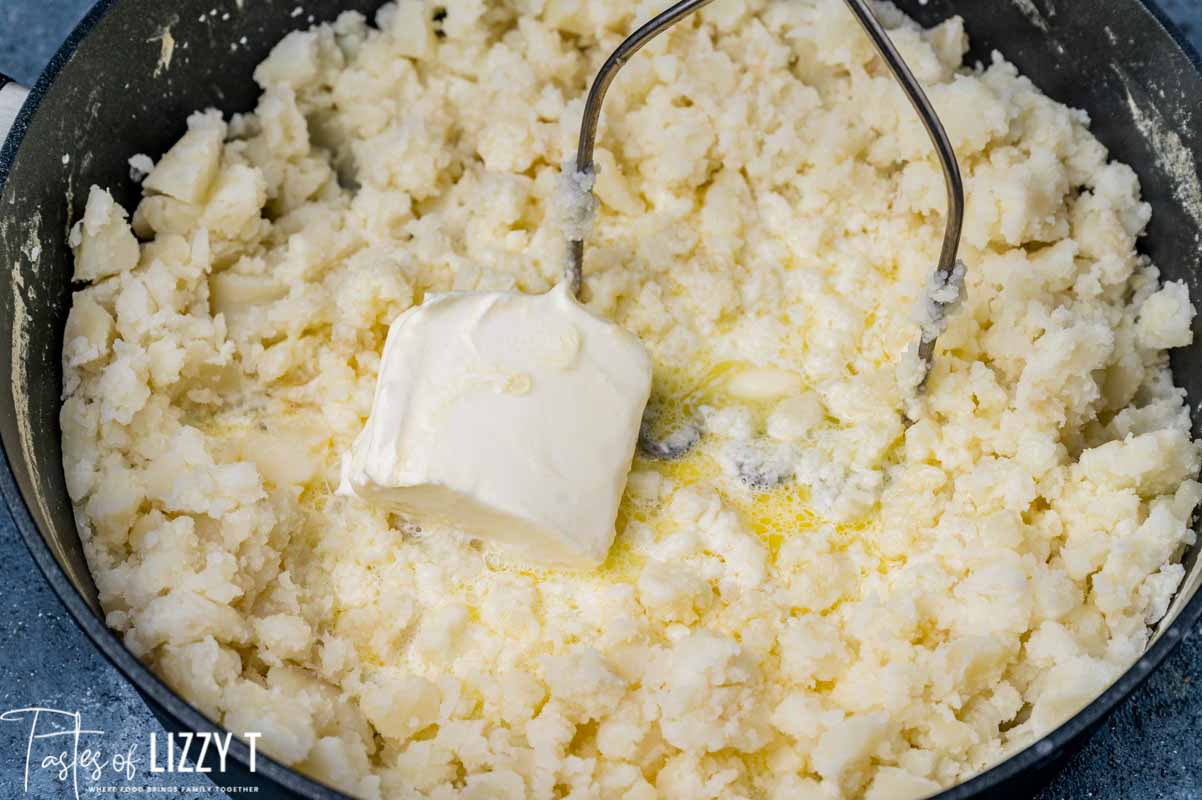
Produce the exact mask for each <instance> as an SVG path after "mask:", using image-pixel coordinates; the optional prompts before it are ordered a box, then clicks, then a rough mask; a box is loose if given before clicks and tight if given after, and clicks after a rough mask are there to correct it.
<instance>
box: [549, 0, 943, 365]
mask: <svg viewBox="0 0 1202 800" xmlns="http://www.w3.org/2000/svg"><path fill="white" fill-rule="evenodd" d="M711 2H713V0H682V2H679V3H676V4H675V5H673V6H671V7H670V8H668V9H667V10H666V11H664V12H663V13H661V14H659V15H658V16H656V17H655V18H653V19H652V20H651V21H650V22H648V23H647V24H645V25H643V26H642V27H641V28H639V29H638V30H636V31H635V32H634V33H632V34H631V35H630V36H629V37H627V39H626V40H625V41H623V42H622V43H621V44H620V45H618V48H617V49H616V50H614V52H613V53H612V54H611V55H610V57H609V58H608V59H606V61H605V64H604V65H602V67H601V71H600V72H598V73H597V77H596V79H595V80H594V81H593V86H592V88H591V89H590V90H589V94H588V100H587V102H586V103H585V105H584V121H583V123H582V124H581V126H580V144H579V147H578V148H577V151H576V171H577V172H579V173H582V174H585V175H589V174H592V172H593V150H594V147H595V145H596V142H597V124H598V122H599V121H600V119H601V104H602V103H603V102H604V101H605V93H606V92H607V91H609V85H610V84H611V83H613V80H614V78H615V77H616V76H617V74H618V70H620V69H621V68H622V67H623V65H625V64H626V62H627V61H629V60H630V59H631V57H632V56H634V54H635V53H637V52H638V51H639V50H641V49H642V48H643V46H644V45H646V44H647V42H649V41H651V40H652V39H654V38H655V37H656V36H658V35H659V34H661V33H663V32H664V31H665V30H667V29H668V28H670V27H672V26H673V25H674V24H676V23H677V22H679V21H680V20H681V19H683V18H684V17H686V16H688V15H689V14H691V13H693V12H694V11H696V10H698V9H700V8H703V7H704V6H707V5H709V4H710V3H711ZM844 2H845V3H846V4H847V7H848V9H850V10H851V12H852V14H853V15H854V16H855V18H856V20H857V21H859V23H860V25H861V27H863V28H864V32H865V33H867V34H868V38H869V39H871V40H872V44H873V46H874V47H876V50H877V52H878V53H879V54H880V56H881V58H882V59H883V60H884V61H885V64H886V65H888V67H889V69H890V71H891V72H892V73H893V77H894V78H896V79H897V82H898V83H899V84H900V85H901V87H902V90H903V91H904V92H905V93H906V98H907V99H908V100H909V101H910V105H912V106H913V107H914V110H915V111H916V112H917V113H918V116H919V118H920V119H921V120H922V124H923V126H924V127H925V128H926V130H927V135H928V136H930V137H931V144H933V145H934V147H935V153H936V154H937V155H938V157H939V164H940V166H942V168H943V178H944V182H945V183H946V185H947V227H946V229H945V230H944V234H943V249H942V251H941V252H940V254H939V266H938V268H937V272H938V274H939V276H940V278H941V279H942V281H943V282H944V283H947V282H949V281H950V280H951V279H952V273H953V271H954V270H955V267H956V252H957V251H958V250H959V247H960V232H961V229H962V228H963V225H964V182H963V179H962V178H961V177H960V165H959V163H958V162H957V161H956V151H955V149H954V148H953V147H952V143H951V140H950V139H948V137H947V131H946V130H944V128H943V123H942V122H940V120H939V115H938V114H936V113H935V108H934V106H932V105H931V101H930V100H929V99H928V98H927V95H926V92H924V91H923V90H922V85H921V84H919V82H918V79H917V78H915V77H914V73H912V72H911V71H910V68H909V67H908V66H906V62H905V60H904V59H903V58H902V56H901V53H899V52H898V51H897V48H896V47H895V46H894V44H893V41H892V40H891V39H890V38H889V34H887V33H886V32H885V29H884V27H883V26H882V25H881V23H880V20H878V19H877V18H876V15H875V14H874V13H873V12H872V10H871V9H870V8H869V7H868V0H844ZM583 264H584V241H583V240H576V239H573V240H572V241H571V242H569V245H568V266H567V269H566V270H565V275H564V278H565V279H566V280H567V282H568V287H569V288H570V289H571V290H572V293H573V294H574V295H576V296H579V295H580V289H581V285H582V282H583V281H582V272H583ZM934 351H935V340H934V339H928V338H926V337H925V336H924V337H920V340H919V346H918V356H919V358H920V359H921V360H922V362H923V364H924V369H925V370H928V371H929V369H930V364H931V356H932V355H933V353H934ZM924 382H925V377H924Z"/></svg>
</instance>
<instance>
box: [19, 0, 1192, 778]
mask: <svg viewBox="0 0 1202 800" xmlns="http://www.w3.org/2000/svg"><path fill="white" fill-rule="evenodd" d="M992 1H993V2H1001V0H992ZM164 2H169V0H164ZM1076 2H1078V3H1082V4H1087V3H1088V2H1090V0H1076ZM90 5H91V0H0V72H4V73H6V74H8V75H11V76H12V77H14V78H16V79H17V80H19V81H22V82H25V83H31V82H33V81H34V80H35V79H36V77H37V75H38V73H39V72H40V71H41V69H42V67H43V66H44V65H45V63H46V62H47V61H48V60H49V59H50V56H51V55H52V54H53V52H54V51H55V49H57V47H58V45H59V43H60V42H61V41H62V40H63V38H64V37H65V36H66V35H67V33H68V31H69V30H70V29H71V27H72V26H73V25H74V24H75V21H76V20H77V19H78V18H79V17H80V16H82V14H83V13H84V10H85V9H86V8H87V7H88V6H90ZM1160 5H1161V6H1162V7H1163V8H1164V9H1165V10H1166V11H1167V12H1168V14H1169V15H1170V16H1171V17H1172V18H1174V19H1175V20H1176V21H1177V22H1178V24H1180V26H1181V27H1182V29H1183V30H1184V31H1185V32H1186V33H1187V34H1188V35H1189V37H1190V38H1191V39H1192V40H1193V41H1194V43H1195V45H1196V46H1199V47H1200V48H1202V4H1199V2H1198V0H1161V2H1160ZM0 586H5V587H8V588H7V591H5V592H4V594H3V595H2V596H0V712H3V711H4V710H7V709H13V708H24V707H33V706H41V707H48V708H56V709H64V710H72V711H78V712H80V713H81V714H82V718H83V721H84V724H85V725H87V726H88V727H91V728H94V729H100V730H104V731H106V732H107V738H106V740H105V741H106V747H107V748H108V749H110V750H111V751H113V752H121V751H124V750H125V749H127V748H128V747H129V746H131V745H134V744H138V743H142V744H141V745H140V746H142V747H143V748H145V744H144V742H145V741H146V739H147V737H148V736H149V735H150V734H151V733H154V732H161V731H162V728H161V727H160V726H159V724H158V722H157V721H156V720H155V719H154V717H153V716H151V714H150V712H149V710H148V709H147V708H146V706H145V705H144V704H143V702H142V700H141V699H140V698H139V696H138V695H137V693H136V692H135V691H134V690H133V688H132V687H131V686H130V685H129V684H128V683H126V682H125V680H124V679H123V678H122V677H121V676H120V675H119V674H118V673H117V672H116V670H114V669H113V668H112V667H111V666H110V665H109V664H108V663H107V662H106V661H105V660H104V659H103V658H102V657H101V656H100V655H99V654H97V653H96V651H95V650H94V649H93V648H92V646H91V644H90V643H89V642H88V640H87V639H86V638H85V637H84V635H83V633H82V632H80V631H79V629H78V628H76V626H75V623H74V622H73V621H72V620H71V618H70V617H69V616H68V615H67V614H66V612H65V611H64V610H63V609H62V607H61V606H60V605H59V603H58V600H57V599H56V598H55V597H54V595H53V594H52V593H51V591H50V589H49V587H48V586H47V585H46V583H45V581H44V580H43V579H42V576H41V575H40V574H39V573H38V571H37V568H36V567H35V566H34V563H33V560H32V559H31V558H30V556H29V553H28V552H27V551H26V549H25V546H24V545H23V544H22V543H21V542H20V540H19V538H18V537H17V534H16V532H15V530H14V529H13V526H12V522H11V520H9V518H8V514H7V512H5V511H3V510H0ZM1200 633H1202V631H1195V632H1194V635H1192V636H1188V637H1187V638H1186V639H1185V641H1184V642H1183V643H1182V645H1181V646H1180V647H1179V648H1178V649H1177V651H1176V652H1175V653H1174V654H1173V656H1172V657H1171V658H1170V659H1169V660H1168V661H1167V663H1165V665H1164V666H1163V667H1162V668H1161V669H1160V670H1158V671H1157V672H1156V673H1155V674H1154V675H1153V676H1152V677H1151V678H1150V679H1149V680H1148V682H1147V683H1146V684H1144V686H1143V687H1142V688H1140V689H1139V690H1138V691H1137V692H1136V693H1135V694H1134V695H1133V696H1132V697H1131V698H1130V699H1129V700H1128V701H1127V702H1126V703H1124V704H1123V706H1122V707H1121V708H1120V709H1119V711H1118V712H1117V713H1116V714H1115V715H1114V716H1113V717H1112V718H1111V719H1110V720H1109V721H1108V722H1107V723H1106V724H1105V725H1104V726H1103V728H1102V729H1101V730H1100V731H1099V732H1098V734H1097V735H1095V736H1094V737H1093V739H1092V740H1091V741H1090V742H1089V744H1088V745H1086V747H1085V748H1084V750H1082V752H1081V753H1080V754H1078V755H1077V756H1076V757H1075V758H1074V759H1073V760H1072V761H1071V762H1070V763H1069V765H1068V767H1067V768H1066V769H1065V770H1064V771H1063V772H1062V773H1061V774H1060V775H1059V776H1058V777H1057V778H1056V780H1055V781H1054V782H1053V784H1052V785H1051V786H1050V787H1049V788H1048V789H1047V790H1046V791H1045V792H1043V793H1042V794H1041V795H1040V798H1039V800H1070V799H1071V800H1076V799H1077V798H1127V799H1128V800H1162V799H1168V798H1172V799H1173V800H1195V799H1196V798H1199V797H1202V691H1200V687H1202V635H1198V634H1200ZM27 736H28V728H27V726H26V725H24V724H21V723H4V722H0V800H16V798H22V797H33V798H38V799H39V800H41V799H42V798H45V799H46V800H50V798H57V797H70V796H71V791H70V788H69V786H59V785H56V784H54V783H52V782H51V781H50V780H49V779H47V778H45V777H44V776H43V777H41V778H39V776H38V775H36V774H33V775H31V778H30V785H29V790H28V792H26V791H24V790H23V786H22V780H23V769H24V761H25V750H26V744H27V740H26V737H27ZM200 783H206V782H205V781H204V779H200V778H198V777H196V776H166V775H163V774H153V775H152V774H150V773H149V772H148V771H147V765H146V764H145V763H143V764H142V765H140V768H139V774H138V775H137V776H136V777H135V778H134V779H133V780H132V781H130V782H129V784H128V785H130V786H143V787H148V788H154V789H155V790H157V791H160V792H163V793H164V794H166V795H167V796H171V797H176V798H213V797H225V796H226V795H225V794H224V793H219V792H215V790H214V789H213V787H207V786H206V787H205V788H202V789H198V788H196V787H197V786H198V784H200ZM82 792H83V790H82V789H81V794H82Z"/></svg>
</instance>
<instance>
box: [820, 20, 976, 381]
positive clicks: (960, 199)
mask: <svg viewBox="0 0 1202 800" xmlns="http://www.w3.org/2000/svg"><path fill="white" fill-rule="evenodd" d="M844 2H845V3H846V4H847V7H848V8H849V9H850V10H851V13H852V14H854V15H855V18H856V19H857V20H858V21H859V23H860V25H861V27H863V28H864V32H865V33H867V34H868V38H869V39H871V40H872V44H873V46H874V47H876V51H877V53H879V54H880V56H881V58H882V59H884V61H885V64H887V65H888V66H889V70H890V71H891V72H892V73H893V77H894V78H896V79H897V82H898V83H899V84H901V87H902V91H904V92H905V93H906V98H907V99H908V100H909V101H910V105H911V106H913V107H914V110H915V111H916V112H917V113H918V117H919V119H921V120H922V124H923V127H925V128H926V129H927V135H928V136H930V137H931V144H932V145H934V146H935V154H936V155H937V156H938V157H939V164H940V166H941V167H943V180H944V183H945V184H946V185H947V226H946V228H945V229H944V232H943V249H942V250H941V251H940V253H939V266H938V268H937V272H938V274H939V277H940V280H941V281H942V282H943V283H948V282H950V281H951V280H952V273H953V271H954V270H955V268H956V252H957V251H958V250H959V249H960V231H961V229H962V228H963V227H964V181H963V179H962V178H961V177H960V164H959V162H958V161H956V151H955V148H953V147H952V142H951V140H950V139H948V138H947V131H946V130H944V128H943V123H942V122H941V121H940V120H939V115H938V114H936V113H935V107H934V106H932V105H931V101H930V99H929V98H928V97H927V94H926V92H924V91H923V90H922V85H921V84H920V83H919V82H918V79H917V78H915V77H914V73H912V72H911V71H910V68H909V67H908V66H907V65H906V62H905V59H903V58H902V56H901V53H899V52H897V47H895V46H894V44H893V40H892V39H890V38H889V34H887V33H885V29H884V27H883V26H882V25H881V22H880V20H878V19H877V18H876V15H875V14H873V13H872V10H871V9H870V8H869V7H868V0H844ZM934 353H935V340H934V339H933V338H930V339H928V338H927V337H926V336H922V337H920V338H919V342H918V357H919V359H920V360H921V361H922V363H923V370H924V373H923V383H925V382H926V374H927V373H929V372H930V369H931V356H932V355H934Z"/></svg>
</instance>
